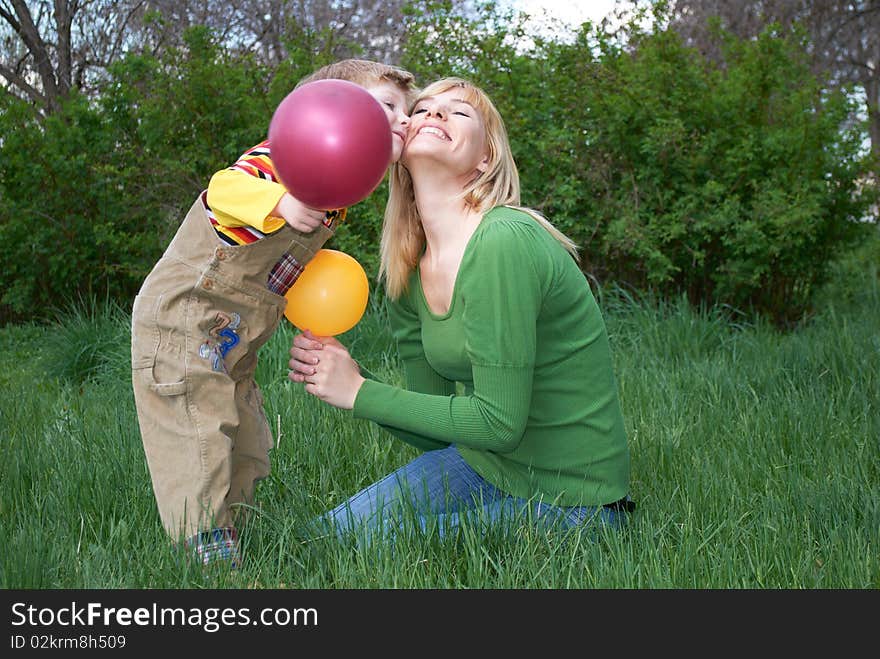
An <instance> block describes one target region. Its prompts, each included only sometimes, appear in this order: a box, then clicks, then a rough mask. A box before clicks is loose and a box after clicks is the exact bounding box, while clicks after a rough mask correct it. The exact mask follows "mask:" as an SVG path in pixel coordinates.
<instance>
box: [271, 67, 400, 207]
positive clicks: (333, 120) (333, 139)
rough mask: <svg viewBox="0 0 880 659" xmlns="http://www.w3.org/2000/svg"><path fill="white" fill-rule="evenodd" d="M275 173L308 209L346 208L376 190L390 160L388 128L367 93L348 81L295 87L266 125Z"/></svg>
mask: <svg viewBox="0 0 880 659" xmlns="http://www.w3.org/2000/svg"><path fill="white" fill-rule="evenodd" d="M269 148H270V150H271V153H272V162H273V164H274V165H275V172H276V173H277V174H278V178H279V179H280V180H281V183H282V184H283V185H284V187H286V188H287V190H288V192H290V194H292V195H293V196H294V197H296V198H297V199H299V200H300V201H301V202H303V203H304V204H306V205H307V206H311V207H312V208H320V209H322V210H332V209H336V208H345V207H346V206H351V205H353V204H356V203H357V202H359V201H362V200H364V199H366V198H367V197H368V196H369V195H370V193H371V192H372V191H373V190H375V189H376V187H377V186H378V185H379V183H381V182H382V178H383V177H384V176H385V172H386V171H387V169H388V166H389V164H390V162H391V127H390V126H389V125H388V119H387V118H386V116H385V111H384V110H383V109H382V106H380V105H379V102H378V101H377V100H376V99H375V98H373V97H372V96H371V95H370V93H369V92H368V91H367V90H366V89H364V88H363V87H361V86H360V85H356V84H355V83H353V82H348V81H347V80H316V81H314V82H310V83H307V84H305V85H303V86H302V87H299V88H297V89H294V90H293V91H292V92H290V94H288V95H287V96H286V97H285V98H284V100H283V101H281V103H280V104H279V105H278V107H277V108H276V109H275V113H274V115H273V116H272V121H271V123H270V124H269Z"/></svg>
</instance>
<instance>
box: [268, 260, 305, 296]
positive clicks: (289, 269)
mask: <svg viewBox="0 0 880 659" xmlns="http://www.w3.org/2000/svg"><path fill="white" fill-rule="evenodd" d="M302 271H303V266H302V265H300V263H299V261H297V260H296V259H295V258H293V256H291V255H290V253H289V252H285V253H284V254H283V255H282V256H281V258H280V259H279V260H278V263H276V264H275V265H274V266H272V271H271V272H270V273H269V279H268V280H267V281H266V286H268V287H269V290H270V291H272V292H273V293H275V295H281V296H283V295H284V294H285V293H287V291H288V290H290V287H291V286H293V284H294V282H295V281H296V280H297V278H298V277H299V276H300V275H301V274H302Z"/></svg>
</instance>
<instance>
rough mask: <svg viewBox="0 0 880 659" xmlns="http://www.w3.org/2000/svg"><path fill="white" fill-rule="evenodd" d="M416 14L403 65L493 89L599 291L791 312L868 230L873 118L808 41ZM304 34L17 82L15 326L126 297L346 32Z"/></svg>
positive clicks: (2, 105) (491, 15) (365, 247)
mask: <svg viewBox="0 0 880 659" xmlns="http://www.w3.org/2000/svg"><path fill="white" fill-rule="evenodd" d="M407 20H408V22H407V25H408V33H407V36H406V39H405V41H404V42H402V43H401V51H400V53H401V63H402V65H403V66H405V67H406V68H408V69H410V70H411V71H412V72H413V73H415V74H416V76H417V79H418V81H419V82H420V83H421V84H426V83H428V82H430V81H432V80H434V79H436V78H438V77H441V76H446V75H461V76H464V77H467V78H469V79H472V80H473V81H474V82H476V83H477V84H479V85H481V86H482V87H484V88H485V89H486V90H487V91H488V92H489V94H490V95H491V96H492V98H493V100H494V101H495V102H496V104H497V105H498V108H499V110H500V111H501V113H502V115H503V116H504V118H505V122H506V124H507V127H508V131H509V133H510V137H511V145H512V148H513V151H514V156H515V157H516V160H517V163H518V165H519V169H520V175H521V183H522V192H523V194H522V202H523V204H525V205H528V206H532V207H535V208H537V209H539V210H541V211H543V212H544V213H545V214H546V215H547V216H548V217H549V218H550V219H551V220H552V221H553V222H554V223H555V224H557V226H559V227H560V228H561V229H562V230H563V231H565V232H566V233H568V234H569V235H570V236H571V237H572V238H574V239H575V240H576V241H577V242H578V243H580V245H581V247H582V251H583V261H582V267H583V269H584V270H585V271H586V272H587V273H588V274H589V275H590V276H591V277H593V278H594V279H595V280H596V281H597V282H599V283H601V284H610V283H613V282H616V283H619V284H620V285H622V286H626V287H628V288H630V289H637V290H643V291H647V290H650V291H652V293H654V294H657V295H659V296H661V297H668V298H670V299H678V298H679V297H680V296H682V295H684V296H685V297H686V298H687V299H688V300H689V301H690V302H691V303H694V304H701V305H702V304H725V305H729V306H732V307H735V308H737V309H740V310H743V311H746V312H757V313H759V314H761V315H764V316H767V317H769V318H771V319H772V320H773V321H775V322H776V323H777V324H786V323H790V322H791V321H796V320H798V319H800V318H802V317H803V316H804V314H806V313H808V312H809V311H810V310H811V307H812V306H813V305H814V304H815V295H816V291H817V290H818V289H819V288H820V286H821V284H822V282H823V281H824V280H825V279H826V277H827V274H828V272H829V267H830V265H831V264H832V263H834V262H837V261H838V260H839V259H840V258H843V257H844V256H845V255H846V254H847V253H848V252H849V251H850V250H851V249H852V246H853V245H854V244H857V243H858V242H859V240H860V237H861V236H863V235H864V233H863V232H864V231H868V230H870V228H871V226H870V225H867V224H865V223H860V222H857V221H855V220H856V219H857V218H861V217H863V216H864V215H865V214H866V213H867V209H868V208H869V204H870V203H871V202H872V201H873V199H876V190H875V189H873V188H871V187H866V188H864V189H860V188H859V187H857V183H856V182H857V181H858V180H859V179H860V177H861V176H862V174H863V172H864V170H865V169H866V164H865V163H863V162H862V161H861V160H860V157H861V156H860V153H861V143H862V139H863V136H864V131H863V126H862V125H861V124H860V123H858V122H854V121H853V120H852V117H853V116H854V113H853V110H854V108H853V106H852V104H851V102H850V101H849V100H848V98H847V96H846V95H845V94H844V93H842V92H834V93H832V92H829V91H827V90H823V89H822V88H821V87H820V85H819V83H818V82H817V80H816V78H815V77H814V76H813V75H812V74H811V73H810V71H809V68H808V67H807V65H806V60H805V57H804V52H805V51H804V43H803V42H802V41H801V40H800V39H799V37H798V35H797V34H793V35H787V34H782V33H780V32H779V31H778V30H777V29H776V28H770V29H768V30H767V31H766V32H765V33H764V34H762V35H761V36H760V37H759V38H758V39H757V40H753V41H740V40H737V39H734V38H733V37H730V36H729V35H725V34H724V33H722V32H719V33H718V35H717V38H718V40H719V43H720V44H721V45H722V48H721V49H720V50H721V52H722V53H723V58H722V60H721V61H719V62H714V61H709V60H707V59H705V58H703V57H702V56H700V55H699V54H698V53H697V52H696V51H695V50H693V49H690V48H688V47H686V46H685V45H684V44H682V43H681V41H680V40H679V38H678V37H677V36H676V35H675V34H674V33H672V32H668V31H665V30H664V29H662V27H654V28H653V29H652V30H651V31H647V32H646V31H643V30H640V29H637V28H634V27H630V28H629V31H628V32H626V38H625V40H621V39H618V38H616V37H615V36H613V35H611V34H609V33H607V32H606V31H605V29H604V28H602V27H599V26H595V25H591V24H585V25H584V26H583V27H582V29H581V30H580V32H579V33H578V34H577V38H576V39H575V40H573V41H571V42H569V41H564V40H561V39H557V38H555V37H543V38H542V37H539V36H536V35H527V34H526V32H525V29H524V24H523V23H522V22H521V21H520V20H518V19H517V18H516V17H515V16H513V15H512V13H511V12H509V11H502V10H500V9H499V8H498V7H497V6H496V5H495V4H494V3H491V2H489V3H477V5H476V7H475V11H473V12H470V13H468V14H464V13H461V12H458V11H457V10H455V8H453V7H452V6H451V4H450V3H448V2H438V1H434V0H421V1H419V2H416V3H413V5H412V7H411V9H410V15H409V16H408V19H407ZM656 25H662V21H658V22H657V23H656ZM288 37H290V41H289V42H288V50H289V51H290V57H289V58H288V60H287V61H286V62H285V63H284V64H283V65H281V66H279V67H277V68H276V69H271V68H269V67H267V66H266V65H265V64H263V63H261V62H260V61H259V60H258V59H257V58H256V57H255V56H253V55H250V54H242V53H239V52H236V51H235V50H233V49H231V48H228V47H226V46H225V45H221V44H219V43H218V42H217V39H216V37H215V36H214V35H212V34H210V33H209V32H208V31H207V29H205V28H203V27H195V28H193V29H191V30H190V31H189V32H188V33H187V36H186V40H185V44H184V46H183V47H182V48H181V49H179V50H169V51H166V52H164V53H163V54H161V55H160V56H159V57H153V56H149V55H145V54H137V53H132V54H130V55H128V56H127V57H126V58H124V59H123V60H121V61H120V62H118V63H117V64H116V65H115V66H114V67H113V68H112V69H111V70H110V71H109V77H108V80H107V81H106V85H105V87H104V89H103V90H102V92H101V94H100V95H98V96H97V97H96V98H92V99H86V98H84V97H82V96H80V95H78V94H77V93H76V92H74V93H73V94H72V95H71V97H70V98H69V99H68V101H67V103H66V104H65V105H64V107H63V109H62V110H61V111H60V112H58V113H56V114H53V115H51V116H48V117H41V116H39V115H38V114H37V111H36V109H35V108H34V107H32V106H30V105H27V104H25V103H22V102H20V101H18V100H16V99H15V98H13V97H12V96H11V95H10V94H9V93H8V92H6V91H3V90H0V135H2V139H0V240H2V242H3V245H4V248H5V249H6V257H5V258H4V261H5V264H6V267H4V268H3V269H2V271H0V287H2V291H3V293H2V297H0V322H8V321H10V320H26V319H45V318H46V314H47V312H46V310H47V309H50V308H51V307H53V306H63V305H64V303H65V302H66V301H67V302H69V301H71V300H75V299H77V298H80V297H86V298H87V297H90V296H95V295H97V296H101V297H104V296H109V297H110V298H112V299H115V300H118V301H119V303H120V304H121V305H122V306H123V307H128V306H129V305H130V302H131V300H132V298H133V296H134V294H135V292H136V291H137V289H138V287H139V285H140V283H141V281H142V280H143V278H144V277H145V276H146V274H147V273H148V272H149V270H150V269H151V268H152V266H153V264H154V263H155V262H156V260H157V259H158V258H159V256H161V254H162V251H163V250H164V248H165V246H166V245H167V244H168V242H169V240H170V239H171V237H172V236H173V234H174V232H175V230H176V229H177V226H178V225H179V223H180V221H181V219H182V217H183V215H184V213H185V212H186V209H187V208H188V207H189V205H190V204H191V203H192V202H193V200H194V199H195V197H196V196H197V195H198V193H199V192H200V191H201V190H203V189H204V188H205V187H206V186H207V184H208V181H209V180H210V177H211V175H212V174H213V173H214V172H215V171H217V170H218V169H221V168H223V167H226V166H227V165H228V164H230V163H231V162H233V161H234V160H235V159H236V158H237V157H238V155H240V153H241V152H242V151H243V150H244V149H246V148H247V147H249V146H251V145H252V144H255V143H256V142H258V141H259V140H261V139H263V138H264V137H265V134H266V131H267V128H268V123H269V120H270V119H271V115H272V112H273V110H274V108H275V107H276V106H277V104H278V103H279V102H280V101H281V99H282V98H283V97H284V96H285V95H286V94H287V93H289V91H290V90H291V89H292V87H293V86H294V85H295V83H296V81H297V80H299V79H300V78H301V77H302V76H303V75H305V74H307V73H309V72H311V71H312V70H314V69H315V68H317V67H318V66H320V65H322V64H324V63H326V62H327V61H329V59H330V58H331V55H330V53H331V50H332V49H331V48H330V46H331V45H333V43H335V42H334V41H333V35H332V34H319V33H312V32H308V31H303V30H298V31H294V32H291V33H289V34H288ZM527 37H528V38H527ZM385 196H386V187H385V184H384V183H383V184H382V185H381V186H380V187H379V189H378V190H377V191H376V193H375V194H374V195H373V196H372V197H370V198H369V199H367V200H365V201H364V202H362V203H360V204H358V205H357V206H356V207H354V208H352V209H351V210H350V213H349V216H348V220H347V221H346V223H345V224H343V226H342V227H341V228H340V230H339V231H338V233H337V235H336V236H335V237H334V238H333V239H332V241H331V242H330V243H328V247H333V248H336V249H341V250H343V251H346V252H347V253H349V254H351V255H352V256H354V257H355V258H357V259H358V260H359V261H360V262H361V263H362V264H363V265H364V267H365V269H366V270H367V272H368V275H370V276H371V277H374V276H375V275H376V273H377V272H378V242H379V235H380V232H381V225H382V211H383V207H384V200H385Z"/></svg>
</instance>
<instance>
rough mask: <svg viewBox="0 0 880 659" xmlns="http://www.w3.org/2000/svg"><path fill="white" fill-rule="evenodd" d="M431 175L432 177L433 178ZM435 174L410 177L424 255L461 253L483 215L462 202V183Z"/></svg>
mask: <svg viewBox="0 0 880 659" xmlns="http://www.w3.org/2000/svg"><path fill="white" fill-rule="evenodd" d="M432 174H433V175H432ZM436 174H437V172H433V173H430V172H428V173H426V174H425V175H424V176H419V175H418V174H416V175H413V178H412V182H413V192H414V194H415V201H416V206H417V207H418V209H419V216H420V217H421V221H422V227H423V229H424V231H425V242H426V243H427V244H426V255H427V256H429V258H434V259H437V258H442V257H443V255H444V254H446V253H448V252H453V253H458V252H463V251H464V248H465V246H466V245H467V242H468V240H470V237H471V235H473V233H474V231H475V230H476V228H477V225H478V224H479V223H480V219H481V218H482V213H479V212H477V211H475V210H474V209H473V208H471V207H470V206H469V205H468V204H466V203H465V201H464V199H463V198H462V196H461V193H462V190H463V186H462V183H461V181H458V180H449V179H446V180H444V179H442V178H440V177H438V176H436Z"/></svg>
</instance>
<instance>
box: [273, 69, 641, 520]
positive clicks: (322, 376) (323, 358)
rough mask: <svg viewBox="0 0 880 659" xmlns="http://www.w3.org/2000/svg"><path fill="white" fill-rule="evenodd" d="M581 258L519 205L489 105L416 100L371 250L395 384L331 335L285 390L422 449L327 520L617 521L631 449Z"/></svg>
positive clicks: (296, 356)
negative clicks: (377, 245) (394, 357)
mask: <svg viewBox="0 0 880 659" xmlns="http://www.w3.org/2000/svg"><path fill="white" fill-rule="evenodd" d="M576 259H577V252H576V248H575V246H574V244H573V243H572V242H571V241H570V240H569V239H568V238H567V237H566V236H565V235H563V234H562V233H561V232H559V231H558V230H557V229H555V228H554V227H553V226H552V225H551V224H550V223H549V222H548V221H547V220H546V219H545V218H543V217H542V216H541V215H539V214H538V213H536V212H535V211H533V210H530V209H525V208H520V207H519V175H518V173H517V169H516V165H515V163H514V160H513V156H512V154H511V151H510V146H509V143H508V139H507V133H506V130H505V128H504V124H503V121H502V119H501V116H500V115H499V113H498V111H497V109H496V108H495V106H494V105H493V103H492V101H491V100H490V99H489V98H488V96H487V95H486V94H485V93H484V92H483V91H482V90H481V89H479V88H478V87H476V86H474V85H473V84H471V83H469V82H467V81H465V80H462V79H459V78H446V79H443V80H440V81H438V82H436V83H434V84H432V85H429V86H428V87H427V88H425V89H424V90H423V91H422V92H421V93H420V95H419V96H418V98H417V100H416V102H415V104H414V106H413V110H412V116H411V119H410V126H409V131H408V135H407V141H406V146H405V149H404V154H403V156H402V158H401V164H398V165H395V166H394V167H393V168H392V172H391V186H390V196H389V201H388V206H387V208H386V213H385V223H384V227H383V234H382V245H381V268H380V276H381V277H383V278H384V281H385V285H386V292H387V295H388V297H389V301H390V303H389V310H390V317H391V323H392V329H393V332H394V337H395V338H396V340H397V342H398V349H399V351H400V356H401V358H402V361H403V364H404V366H405V375H406V388H405V389H403V388H399V387H395V386H391V385H388V384H383V383H381V382H378V381H376V380H374V379H372V378H371V377H370V376H369V374H362V372H361V370H360V369H359V367H358V365H357V363H356V362H355V361H354V360H353V359H352V358H351V356H350V355H349V354H348V352H347V351H346V349H345V348H344V347H343V346H342V345H341V344H340V343H339V342H338V341H337V340H335V339H332V338H321V337H314V336H313V335H311V334H310V333H308V332H305V333H303V334H299V335H297V336H296V337H295V339H294V342H293V346H292V347H291V350H290V355H291V360H290V367H291V369H292V370H291V373H290V379H291V380H292V381H294V382H303V383H305V389H306V391H307V392H308V393H310V394H313V395H315V396H317V397H318V398H320V399H321V400H324V401H325V402H327V403H329V404H331V405H333V406H335V407H338V408H342V409H351V410H353V413H354V416H355V418H364V419H370V420H372V421H374V422H376V423H378V424H380V425H381V426H383V427H384V428H386V429H387V430H389V431H390V432H391V433H392V434H394V435H396V436H397V437H399V438H401V439H403V440H404V441H406V442H408V443H410V444H412V445H413V446H415V447H417V448H419V449H421V450H423V451H424V453H423V454H422V455H420V456H419V457H418V458H416V459H415V460H414V461H413V462H411V463H410V464H408V465H406V466H404V467H402V468H400V469H399V470H397V471H395V472H394V473H392V474H390V475H389V476H387V477H386V478H384V479H382V480H380V481H379V482H378V483H375V484H373V485H371V486H368V487H367V488H365V489H364V490H362V491H361V492H359V493H357V494H355V495H354V496H353V497H352V498H351V499H349V500H348V501H346V502H344V503H342V504H341V505H340V506H338V507H337V508H336V509H334V510H332V511H330V512H329V513H327V515H326V519H327V520H328V521H330V522H332V523H333V524H335V525H336V527H337V529H339V530H346V529H349V530H350V529H356V528H380V529H387V528H389V527H391V526H393V525H394V524H397V523H399V522H400V519H401V515H406V514H407V511H410V512H411V513H414V514H415V515H416V517H417V519H418V520H419V522H420V523H421V524H422V526H423V528H424V527H426V525H427V523H428V521H429V520H430V519H433V520H434V521H435V522H436V523H437V528H438V529H439V532H440V533H441V534H443V533H446V532H448V531H450V530H451V529H454V528H455V527H457V526H458V524H459V522H460V521H461V517H462V516H463V515H465V514H467V515H474V514H475V515H474V518H475V519H477V520H479V521H480V522H482V523H490V524H492V523H496V522H498V521H500V520H501V519H514V520H521V519H528V520H531V521H534V522H539V523H542V522H552V523H554V524H560V525H561V526H562V527H565V528H567V527H572V526H578V525H582V524H586V523H588V522H591V521H594V522H595V521H598V522H602V523H610V524H612V525H613V524H617V523H618V522H620V521H621V518H622V517H624V516H625V512H626V510H628V509H629V508H630V507H631V501H630V500H629V497H628V489H629V467H630V463H629V449H628V446H627V439H626V434H625V429H624V421H623V416H622V414H621V409H620V403H619V400H618V395H617V385H616V381H615V378H614V373H613V370H612V362H611V353H610V349H609V344H608V336H607V333H606V329H605V324H604V321H603V319H602V316H601V313H600V311H599V308H598V305H597V304H596V301H595V299H594V298H593V295H592V292H591V291H590V287H589V284H588V283H587V281H586V278H585V277H584V275H583V273H582V272H581V271H580V269H579V267H578V265H577V263H576ZM365 375H366V376H367V377H365ZM456 383H461V384H462V385H463V386H462V389H463V392H462V393H457V387H456Z"/></svg>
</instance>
